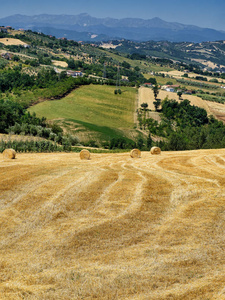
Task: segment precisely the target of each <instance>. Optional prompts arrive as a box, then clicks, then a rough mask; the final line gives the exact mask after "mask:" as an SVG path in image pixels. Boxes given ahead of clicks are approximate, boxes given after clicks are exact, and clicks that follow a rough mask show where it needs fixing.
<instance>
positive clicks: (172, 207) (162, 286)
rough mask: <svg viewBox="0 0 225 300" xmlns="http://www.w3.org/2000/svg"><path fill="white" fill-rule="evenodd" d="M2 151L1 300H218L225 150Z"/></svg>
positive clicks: (222, 280)
mask: <svg viewBox="0 0 225 300" xmlns="http://www.w3.org/2000/svg"><path fill="white" fill-rule="evenodd" d="M1 155H2V154H0V195H1V196H0V199H1V200H0V209H1V210H0V219H1V231H0V234H1V238H0V279H1V280H0V299H7V300H8V299H13V300H15V299H216V300H218V299H225V275H224V274H225V256H224V250H225V243H224V239H225V235H224V228H225V150H224V149H221V150H200V151H185V152H162V154H161V155H151V154H150V153H149V152H143V153H142V157H141V158H136V159H132V158H131V157H130V155H129V153H123V154H91V160H88V161H86V160H80V157H79V154H71V153H67V154H66V153H55V154H18V155H17V158H16V159H15V160H3V156H1Z"/></svg>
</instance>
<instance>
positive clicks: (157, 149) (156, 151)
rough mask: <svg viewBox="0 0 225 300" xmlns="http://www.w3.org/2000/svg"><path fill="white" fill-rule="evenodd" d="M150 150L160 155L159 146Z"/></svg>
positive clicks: (153, 153)
mask: <svg viewBox="0 0 225 300" xmlns="http://www.w3.org/2000/svg"><path fill="white" fill-rule="evenodd" d="M150 152H151V154H152V155H159V154H161V149H160V148H159V147H152V148H151V150H150Z"/></svg>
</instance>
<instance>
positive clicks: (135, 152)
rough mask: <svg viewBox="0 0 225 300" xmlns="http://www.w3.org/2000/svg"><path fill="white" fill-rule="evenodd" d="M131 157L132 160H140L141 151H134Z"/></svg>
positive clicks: (131, 152)
mask: <svg viewBox="0 0 225 300" xmlns="http://www.w3.org/2000/svg"><path fill="white" fill-rule="evenodd" d="M130 156H131V157H132V158H140V157H141V151H140V150H139V149H133V150H131V151H130Z"/></svg>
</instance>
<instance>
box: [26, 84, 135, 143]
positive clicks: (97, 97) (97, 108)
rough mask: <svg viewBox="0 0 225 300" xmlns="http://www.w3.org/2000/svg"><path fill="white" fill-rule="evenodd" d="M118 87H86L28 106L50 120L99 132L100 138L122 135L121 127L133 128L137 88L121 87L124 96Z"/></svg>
mask: <svg viewBox="0 0 225 300" xmlns="http://www.w3.org/2000/svg"><path fill="white" fill-rule="evenodd" d="M114 89H115V87H111V86H100V85H90V86H83V87H81V88H79V89H77V90H75V91H74V92H72V93H71V94H69V95H68V96H67V97H65V98H63V99H61V100H55V101H46V102H42V103H39V104H38V105H35V106H33V107H31V108H30V109H29V111H30V112H36V114H37V115H38V116H39V117H42V116H44V117H46V118H47V119H48V120H53V119H63V120H64V121H65V123H64V124H66V122H68V121H69V124H70V127H71V124H74V123H75V124H74V125H73V126H72V127H76V126H78V125H81V126H82V131H83V130H88V131H95V132H97V133H100V137H101V138H105V139H107V137H111V138H112V137H114V136H117V135H121V133H120V132H119V130H122V129H123V128H124V129H132V128H133V127H134V111H135V99H136V90H135V89H134V88H122V94H121V95H115V94H114Z"/></svg>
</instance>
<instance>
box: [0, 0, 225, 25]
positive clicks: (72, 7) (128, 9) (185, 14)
mask: <svg viewBox="0 0 225 300" xmlns="http://www.w3.org/2000/svg"><path fill="white" fill-rule="evenodd" d="M1 2H2V3H1V5H0V18H3V17H6V16H10V15H14V14H25V15H29V16H33V15H38V14H43V13H47V14H70V15H76V14H80V13H88V14H90V15H91V16H93V17H101V18H104V17H112V18H118V19H121V18H130V17H132V18H135V17H136V18H143V19H151V18H154V17H159V18H161V19H163V20H165V21H169V22H179V23H183V24H189V25H197V26H200V27H208V28H214V29H219V30H224V31H225V17H224V14H225V0H10V1H3V0H1Z"/></svg>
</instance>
